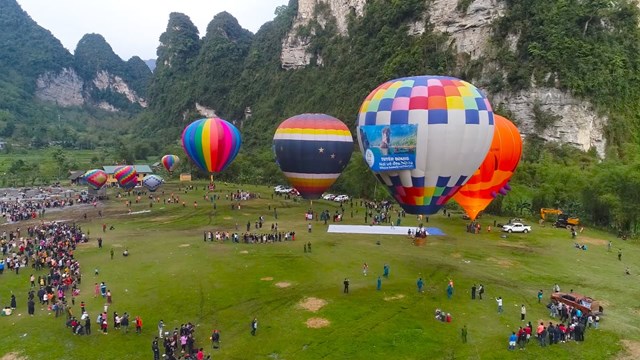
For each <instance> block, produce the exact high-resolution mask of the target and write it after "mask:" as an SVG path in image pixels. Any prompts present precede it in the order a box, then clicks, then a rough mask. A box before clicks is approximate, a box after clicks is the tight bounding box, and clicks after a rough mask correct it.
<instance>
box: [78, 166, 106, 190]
mask: <svg viewBox="0 0 640 360" xmlns="http://www.w3.org/2000/svg"><path fill="white" fill-rule="evenodd" d="M82 177H83V178H84V181H85V182H86V183H87V185H89V186H90V187H91V188H92V189H94V190H100V188H101V187H103V186H104V184H106V183H107V173H106V172H104V170H100V169H93V170H89V171H87V172H86V173H84V175H83V176H82Z"/></svg>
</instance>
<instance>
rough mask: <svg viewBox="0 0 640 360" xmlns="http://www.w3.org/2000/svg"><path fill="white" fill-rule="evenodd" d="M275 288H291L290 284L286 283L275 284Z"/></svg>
mask: <svg viewBox="0 0 640 360" xmlns="http://www.w3.org/2000/svg"><path fill="white" fill-rule="evenodd" d="M276 286H277V287H279V288H281V289H283V288H288V287H289V286H291V283H288V282H286V281H281V282H277V283H276Z"/></svg>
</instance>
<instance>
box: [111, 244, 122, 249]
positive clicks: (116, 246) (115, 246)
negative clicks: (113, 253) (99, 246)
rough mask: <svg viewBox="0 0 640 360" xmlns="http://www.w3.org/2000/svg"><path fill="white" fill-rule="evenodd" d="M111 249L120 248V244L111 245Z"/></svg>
mask: <svg viewBox="0 0 640 360" xmlns="http://www.w3.org/2000/svg"><path fill="white" fill-rule="evenodd" d="M111 247H113V248H121V247H122V244H113V245H111Z"/></svg>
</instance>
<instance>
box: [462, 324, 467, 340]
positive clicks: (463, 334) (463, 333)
mask: <svg viewBox="0 0 640 360" xmlns="http://www.w3.org/2000/svg"><path fill="white" fill-rule="evenodd" d="M461 335H462V343H463V344H466V343H467V325H465V326H463V327H462V330H461Z"/></svg>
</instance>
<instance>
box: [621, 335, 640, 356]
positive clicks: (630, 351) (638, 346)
mask: <svg viewBox="0 0 640 360" xmlns="http://www.w3.org/2000/svg"><path fill="white" fill-rule="evenodd" d="M622 345H624V350H625V351H624V353H622V354H620V355H619V356H618V358H617V360H636V359H640V342H638V341H631V340H622Z"/></svg>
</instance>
